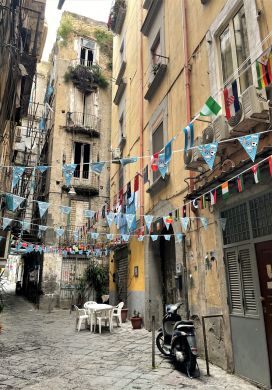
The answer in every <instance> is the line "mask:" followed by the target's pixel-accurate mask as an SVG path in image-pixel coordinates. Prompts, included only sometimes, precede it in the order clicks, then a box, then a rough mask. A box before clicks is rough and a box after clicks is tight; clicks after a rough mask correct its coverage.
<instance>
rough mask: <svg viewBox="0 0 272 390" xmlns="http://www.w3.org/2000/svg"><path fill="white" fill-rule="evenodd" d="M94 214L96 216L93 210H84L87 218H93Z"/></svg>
mask: <svg viewBox="0 0 272 390" xmlns="http://www.w3.org/2000/svg"><path fill="white" fill-rule="evenodd" d="M94 214H95V211H93V210H84V213H83V215H84V217H85V218H93V217H94Z"/></svg>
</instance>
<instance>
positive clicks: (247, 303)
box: [238, 246, 258, 315]
mask: <svg viewBox="0 0 272 390" xmlns="http://www.w3.org/2000/svg"><path fill="white" fill-rule="evenodd" d="M238 253H239V263H240V273H241V280H242V288H243V300H244V311H245V315H247V314H249V315H250V314H251V315H254V314H255V315H256V314H258V311H257V302H256V294H255V288H254V280H253V273H252V266H251V256H250V247H249V246H247V247H242V248H241V249H240V248H239V252H238Z"/></svg>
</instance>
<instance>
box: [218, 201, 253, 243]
mask: <svg viewBox="0 0 272 390" xmlns="http://www.w3.org/2000/svg"><path fill="white" fill-rule="evenodd" d="M221 217H222V218H226V219H227V224H226V228H225V230H224V231H223V239H224V244H225V245H227V244H232V243H234V242H238V241H244V240H249V239H250V230H249V221H248V215H247V205H246V203H243V204H240V205H239V206H235V207H233V208H231V209H228V210H226V211H223V212H222V213H221Z"/></svg>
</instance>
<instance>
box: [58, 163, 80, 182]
mask: <svg viewBox="0 0 272 390" xmlns="http://www.w3.org/2000/svg"><path fill="white" fill-rule="evenodd" d="M76 167H77V164H64V165H63V167H62V171H63V176H64V179H65V183H66V185H67V187H70V184H71V180H72V177H73V174H74V172H75V169H76Z"/></svg>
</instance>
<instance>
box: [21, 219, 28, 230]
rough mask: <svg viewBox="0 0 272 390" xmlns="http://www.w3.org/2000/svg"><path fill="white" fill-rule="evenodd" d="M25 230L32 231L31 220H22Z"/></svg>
mask: <svg viewBox="0 0 272 390" xmlns="http://www.w3.org/2000/svg"><path fill="white" fill-rule="evenodd" d="M21 225H22V228H23V230H27V231H28V232H29V231H30V222H27V221H23V222H21Z"/></svg>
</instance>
